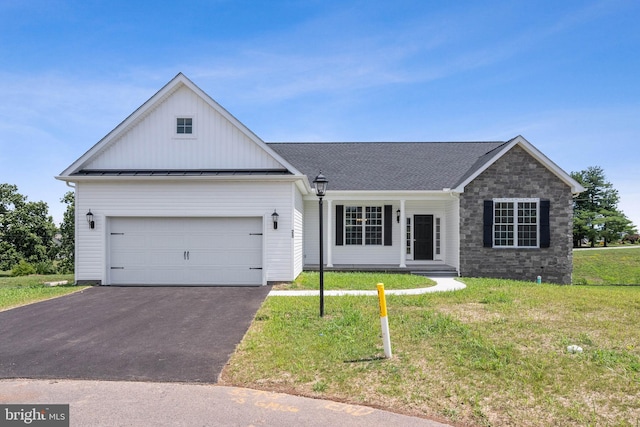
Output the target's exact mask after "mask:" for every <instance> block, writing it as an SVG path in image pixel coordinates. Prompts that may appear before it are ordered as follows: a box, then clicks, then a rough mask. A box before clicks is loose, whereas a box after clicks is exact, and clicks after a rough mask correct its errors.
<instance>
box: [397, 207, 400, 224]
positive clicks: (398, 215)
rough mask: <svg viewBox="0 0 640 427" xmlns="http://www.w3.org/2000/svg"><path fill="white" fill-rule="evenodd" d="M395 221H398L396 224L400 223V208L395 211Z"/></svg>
mask: <svg viewBox="0 0 640 427" xmlns="http://www.w3.org/2000/svg"><path fill="white" fill-rule="evenodd" d="M396 221H398V224H400V209H398V210H397V211H396Z"/></svg>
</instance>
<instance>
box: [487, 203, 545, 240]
mask: <svg viewBox="0 0 640 427" xmlns="http://www.w3.org/2000/svg"><path fill="white" fill-rule="evenodd" d="M539 216H540V215H539V200H538V199H494V200H493V246H494V247H501V248H537V247H539V238H538V236H539V220H538V218H539Z"/></svg>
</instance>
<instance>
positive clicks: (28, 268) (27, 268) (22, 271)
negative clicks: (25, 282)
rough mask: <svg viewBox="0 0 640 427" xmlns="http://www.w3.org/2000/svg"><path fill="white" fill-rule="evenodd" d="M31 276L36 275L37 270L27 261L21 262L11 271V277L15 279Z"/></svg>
mask: <svg viewBox="0 0 640 427" xmlns="http://www.w3.org/2000/svg"><path fill="white" fill-rule="evenodd" d="M29 274H36V269H35V267H34V266H33V265H31V264H29V263H28V262H26V261H25V260H21V261H20V262H19V263H18V264H17V265H16V266H15V267H13V269H12V270H11V275H12V276H13V277H16V276H28V275H29Z"/></svg>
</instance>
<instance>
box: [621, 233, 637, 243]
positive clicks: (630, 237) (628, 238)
mask: <svg viewBox="0 0 640 427" xmlns="http://www.w3.org/2000/svg"><path fill="white" fill-rule="evenodd" d="M639 240H640V234H627V235H626V236H624V239H622V242H623V243H625V242H629V243H631V244H632V245H635V244H636V243H638V241H639Z"/></svg>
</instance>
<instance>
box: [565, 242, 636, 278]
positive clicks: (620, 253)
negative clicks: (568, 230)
mask: <svg viewBox="0 0 640 427" xmlns="http://www.w3.org/2000/svg"><path fill="white" fill-rule="evenodd" d="M573 283H574V284H579V285H640V247H638V248H628V249H588V250H578V251H573Z"/></svg>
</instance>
